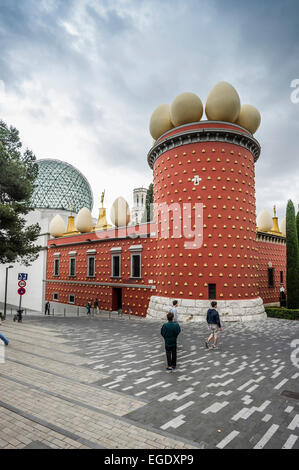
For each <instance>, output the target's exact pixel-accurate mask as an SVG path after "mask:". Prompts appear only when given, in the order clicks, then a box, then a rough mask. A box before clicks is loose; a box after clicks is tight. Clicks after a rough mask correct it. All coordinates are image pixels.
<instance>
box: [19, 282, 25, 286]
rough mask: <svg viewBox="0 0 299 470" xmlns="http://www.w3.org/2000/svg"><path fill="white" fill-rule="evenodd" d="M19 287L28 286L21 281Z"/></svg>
mask: <svg viewBox="0 0 299 470" xmlns="http://www.w3.org/2000/svg"><path fill="white" fill-rule="evenodd" d="M18 286H19V287H25V286H26V281H19V282H18Z"/></svg>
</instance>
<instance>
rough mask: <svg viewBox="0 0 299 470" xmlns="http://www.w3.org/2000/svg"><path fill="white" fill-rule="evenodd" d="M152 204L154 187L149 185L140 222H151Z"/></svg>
mask: <svg viewBox="0 0 299 470" xmlns="http://www.w3.org/2000/svg"><path fill="white" fill-rule="evenodd" d="M153 203H154V185H153V183H151V184H150V185H149V187H148V190H147V192H146V198H145V209H144V212H143V215H142V219H141V222H151V221H152V220H153Z"/></svg>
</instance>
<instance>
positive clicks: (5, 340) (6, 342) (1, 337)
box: [0, 333, 9, 346]
mask: <svg viewBox="0 0 299 470" xmlns="http://www.w3.org/2000/svg"><path fill="white" fill-rule="evenodd" d="M0 339H2V341H3V342H4V344H5V346H8V344H9V341H8V339H7V338H6V337H5V336H4V335H2V334H1V333H0Z"/></svg>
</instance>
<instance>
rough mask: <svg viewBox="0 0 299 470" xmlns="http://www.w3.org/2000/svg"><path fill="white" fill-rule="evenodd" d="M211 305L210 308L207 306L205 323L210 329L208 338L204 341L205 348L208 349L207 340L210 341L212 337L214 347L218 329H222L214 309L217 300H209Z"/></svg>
mask: <svg viewBox="0 0 299 470" xmlns="http://www.w3.org/2000/svg"><path fill="white" fill-rule="evenodd" d="M211 307H212V308H209V310H208V312H207V323H208V327H209V329H210V331H211V334H210V336H209V338H208V340H207V341H206V342H205V344H206V348H207V349H209V342H210V341H211V339H212V338H214V344H213V348H216V344H217V339H218V330H220V331H222V328H221V323H220V318H219V313H218V312H217V310H216V307H217V302H215V301H213V302H211Z"/></svg>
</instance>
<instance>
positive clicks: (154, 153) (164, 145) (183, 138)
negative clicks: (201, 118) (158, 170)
mask: <svg viewBox="0 0 299 470" xmlns="http://www.w3.org/2000/svg"><path fill="white" fill-rule="evenodd" d="M219 124H221V123H219ZM172 130H173V129H172ZM197 142H226V143H231V144H235V145H240V146H241V147H244V148H246V150H249V151H250V152H251V153H252V154H253V157H254V161H255V162H256V161H257V159H258V158H259V156H260V153H261V147H260V144H259V143H258V141H257V140H256V139H255V138H254V137H252V136H251V135H249V134H245V133H244V132H241V131H237V130H236V129H229V128H221V127H198V128H197V129H189V130H186V131H183V130H182V131H181V132H179V133H177V134H171V135H170V136H168V137H167V136H166V137H165V138H164V139H163V140H161V141H159V142H157V143H156V144H155V145H154V146H153V147H152V148H151V150H150V151H149V153H148V155H147V161H148V164H149V166H150V168H152V169H153V166H154V163H155V161H156V160H157V158H159V156H160V155H162V154H163V153H164V152H167V151H168V150H171V149H174V148H176V147H180V146H182V145H188V144H193V143H197Z"/></svg>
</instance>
